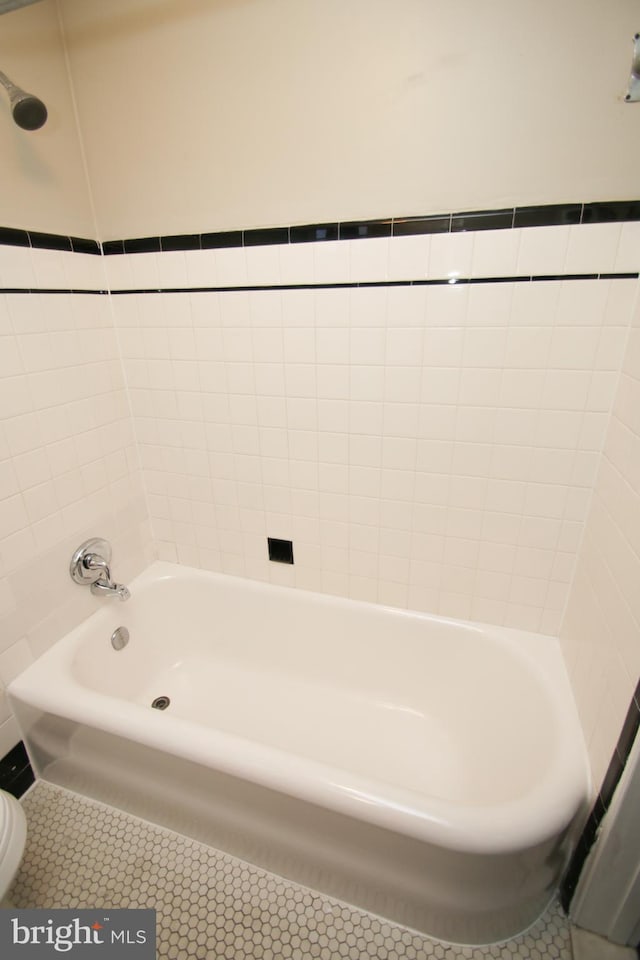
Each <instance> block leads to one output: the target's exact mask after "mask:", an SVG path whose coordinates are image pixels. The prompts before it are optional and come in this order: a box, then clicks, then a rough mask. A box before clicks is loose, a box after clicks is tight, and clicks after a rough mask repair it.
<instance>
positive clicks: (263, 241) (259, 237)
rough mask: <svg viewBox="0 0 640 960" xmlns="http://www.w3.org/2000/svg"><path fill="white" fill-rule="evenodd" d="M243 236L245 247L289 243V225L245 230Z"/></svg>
mask: <svg viewBox="0 0 640 960" xmlns="http://www.w3.org/2000/svg"><path fill="white" fill-rule="evenodd" d="M242 237H243V239H244V245H245V247H267V246H270V245H271V244H274V243H289V227H269V228H266V229H260V230H243V231H242Z"/></svg>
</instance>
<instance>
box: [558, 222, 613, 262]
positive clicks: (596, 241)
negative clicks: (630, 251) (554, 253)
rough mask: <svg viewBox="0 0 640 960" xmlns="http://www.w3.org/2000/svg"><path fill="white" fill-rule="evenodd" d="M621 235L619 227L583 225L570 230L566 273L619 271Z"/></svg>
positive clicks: (598, 224) (600, 224)
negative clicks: (617, 266)
mask: <svg viewBox="0 0 640 960" xmlns="http://www.w3.org/2000/svg"><path fill="white" fill-rule="evenodd" d="M621 231H622V227H621V225H620V224H619V223H583V224H579V225H575V226H572V227H569V243H568V246H567V256H566V259H565V264H564V269H565V271H566V272H567V273H611V272H612V271H613V270H615V267H616V257H617V254H618V248H619V244H620V236H621Z"/></svg>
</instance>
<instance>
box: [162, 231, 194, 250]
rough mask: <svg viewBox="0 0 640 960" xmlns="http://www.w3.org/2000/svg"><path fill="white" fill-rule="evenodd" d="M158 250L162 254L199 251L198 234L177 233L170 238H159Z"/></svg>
mask: <svg viewBox="0 0 640 960" xmlns="http://www.w3.org/2000/svg"><path fill="white" fill-rule="evenodd" d="M160 248H161V250H162V252H163V253H164V252H167V251H169V250H199V249H200V234H199V233H179V234H176V235H175V236H171V237H160Z"/></svg>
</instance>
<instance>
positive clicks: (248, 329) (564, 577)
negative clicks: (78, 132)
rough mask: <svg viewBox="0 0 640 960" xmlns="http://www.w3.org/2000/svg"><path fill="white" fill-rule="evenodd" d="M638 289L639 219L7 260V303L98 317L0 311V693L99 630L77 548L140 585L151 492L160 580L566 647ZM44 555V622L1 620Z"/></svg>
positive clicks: (15, 616) (6, 255)
mask: <svg viewBox="0 0 640 960" xmlns="http://www.w3.org/2000/svg"><path fill="white" fill-rule="evenodd" d="M470 225H471V226H473V223H471V224H470ZM285 233H286V232H285ZM286 236H288V233H286ZM286 236H285V235H283V239H286ZM176 245H177V244H176ZM159 246H160V243H159V242H158V241H153V240H151V241H147V242H145V241H142V242H135V243H134V244H131V245H128V246H127V249H138V250H140V249H142V250H144V249H147V250H149V251H153V250H154V249H155V250H157V248H158V247H159ZM120 249H123V248H122V247H120ZM639 268H640V222H623V223H620V222H613V223H592V224H580V225H577V224H574V225H556V226H541V227H525V228H518V227H516V228H511V229H499V230H493V229H486V230H485V229H483V230H474V229H471V230H467V231H466V232H449V233H433V234H423V235H413V236H393V237H387V236H384V237H375V238H372V239H353V240H348V239H345V240H324V241H322V242H308V243H286V242H285V243H270V244H268V245H256V246H248V245H245V246H237V247H228V248H224V247H218V248H212V249H194V250H180V249H170V250H164V251H161V252H137V253H120V254H119V255H117V256H108V257H105V258H99V257H95V256H88V255H83V254H76V253H65V252H59V251H50V250H47V251H45V250H30V249H28V248H19V247H6V246H5V247H0V282H1V284H2V286H3V287H5V288H8V287H12V288H15V287H20V288H36V289H42V288H47V289H50V288H65V289H67V288H70V289H74V290H78V289H87V290H89V289H91V290H96V291H97V290H104V289H106V288H108V289H109V290H111V292H112V294H113V295H112V296H111V297H107V296H102V295H99V294H97V293H96V294H92V295H89V294H78V293H75V294H55V293H45V294H43V293H39V294H36V293H32V294H28V293H15V294H12V293H8V294H5V295H4V298H3V299H4V304H3V306H4V311H3V313H2V314H1V316H2V317H3V320H2V330H3V332H4V334H5V336H4V341H5V347H6V350H5V349H4V347H3V350H2V354H1V356H2V358H3V359H2V360H0V364H1V366H0V373H2V375H3V376H5V377H6V379H5V380H3V381H1V386H0V390H1V391H2V394H0V409H1V410H2V416H3V417H4V421H3V424H2V431H3V432H2V433H0V442H2V443H4V447H3V449H2V454H1V457H2V462H1V463H0V477H5V478H6V480H5V486H3V487H2V489H1V495H2V496H4V497H5V498H6V499H5V500H3V501H2V503H1V506H0V525H1V526H2V530H1V531H0V536H2V537H4V538H6V539H4V540H3V542H2V545H1V546H2V555H3V562H4V563H5V564H6V563H7V558H9V559H10V560H11V561H12V563H13V566H12V567H10V568H9V569H8V570H6V569H5V570H3V571H2V572H3V575H4V577H5V578H4V579H3V580H2V581H0V597H1V598H3V603H2V604H0V606H2V607H3V610H4V613H5V615H6V616H7V617H8V622H9V624H10V629H9V630H7V631H4V632H3V635H2V636H3V640H2V642H3V643H4V644H5V645H6V646H7V647H8V649H7V650H6V651H5V652H4V653H3V654H1V655H0V675H1V676H2V678H3V679H4V680H5V682H6V681H8V679H10V677H11V675H12V674H13V673H14V672H15V671H16V669H17V668H18V667H21V666H22V665H23V664H24V663H26V662H27V661H28V659H29V658H30V657H31V656H37V655H38V654H39V653H40V652H41V651H42V650H43V649H44V648H45V647H46V646H48V645H49V644H50V643H51V642H52V641H53V640H54V639H55V637H56V636H57V635H59V634H60V633H61V632H63V631H64V629H67V628H68V627H69V626H70V625H71V621H72V620H73V619H74V617H75V618H76V619H80V618H81V617H82V616H85V615H86V612H87V611H88V609H89V603H88V602H87V601H86V598H85V597H84V596H83V597H82V598H80V597H78V596H77V594H78V593H80V591H79V590H78V588H77V587H75V586H74V585H73V584H71V582H70V581H69V583H68V584H67V583H66V582H65V583H64V586H63V581H64V580H65V578H66V579H68V577H67V572H66V568H67V564H68V556H67V554H69V553H70V552H71V549H72V548H73V547H74V546H75V545H76V541H79V540H80V539H82V537H81V536H78V535H77V534H75V533H74V535H73V536H70V532H71V530H77V531H78V532H84V531H86V535H87V536H88V535H89V534H100V535H102V536H111V538H112V539H114V540H115V549H116V557H117V560H116V567H115V569H116V573H117V576H118V579H119V580H122V579H125V578H126V577H128V576H130V575H131V573H132V572H133V570H134V569H137V567H138V566H140V565H143V562H144V559H145V558H146V557H148V556H149V547H148V538H147V530H146V525H145V510H144V507H143V505H142V499H141V493H140V490H141V488H142V486H144V489H145V491H146V502H147V504H148V511H149V515H150V517H151V525H152V530H153V539H154V544H155V551H156V553H157V555H158V556H159V557H161V558H163V559H168V560H178V561H179V562H182V563H187V564H193V565H196V566H202V567H205V568H208V569H214V570H221V571H224V572H226V573H231V574H236V575H239V576H246V577H250V578H257V579H263V580H270V581H272V582H276V583H284V584H291V585H294V586H299V587H303V588H309V589H313V590H320V591H326V592H329V593H333V594H339V595H343V596H350V597H353V598H356V599H363V600H369V601H374V602H379V603H385V604H392V605H396V606H401V607H407V606H408V607H412V608H415V609H420V610H428V611H431V612H435V613H440V614H445V615H447V616H454V617H463V618H471V619H475V620H481V621H489V622H492V623H497V624H505V625H509V626H515V627H522V628H525V629H531V630H537V631H542V632H545V633H557V632H558V631H559V629H560V624H561V620H562V615H563V611H564V608H565V605H566V602H567V597H568V594H569V589H570V584H571V581H572V577H573V574H574V568H575V563H576V556H577V552H578V550H579V547H580V544H581V541H582V537H583V532H584V526H585V519H586V517H587V511H588V509H589V505H590V501H591V496H592V491H593V488H594V484H595V481H596V473H597V470H598V466H599V462H600V457H601V452H602V449H603V445H604V443H605V435H606V431H607V427H608V424H609V418H610V413H611V409H612V406H613V403H614V397H615V394H616V389H617V386H618V381H619V377H620V370H621V367H622V364H623V360H624V356H625V349H626V345H627V341H628V337H629V330H630V325H631V321H632V316H633V311H634V306H635V303H636V298H637V294H638V279H637V271H638V269H639ZM103 269H104V270H105V271H106V274H103V273H102V271H103ZM625 274H631V276H624V275H625ZM621 275H623V276H621ZM532 278H533V279H532ZM469 280H470V281H471V282H464V281H469ZM410 281H418V283H415V284H412V283H411V282H410ZM421 281H434V282H433V283H424V282H421ZM159 291H164V292H159ZM109 311H111V312H109ZM87 331H88V332H87ZM120 358H121V361H122V367H121V366H120ZM123 371H124V379H123ZM88 391H89V395H90V396H91V397H93V396H94V395H95V397H96V398H97V399H95V400H94V399H91V400H90V401H88V402H87V401H86V400H83V397H86V396H87V392H88ZM91 391H94V393H91ZM128 404H130V408H129V406H128ZM132 431H135V439H136V444H135V445H134V443H133V433H132ZM25 443H27V447H26V449H23V445H24V444H25ZM136 446H137V450H136ZM29 454H31V456H30V458H29V457H28V458H27V459H26V460H25V459H24V457H25V455H29ZM138 456H139V458H140V466H141V473H140V472H139V470H138V460H137V457H138ZM69 458H71V459H69ZM2 471H4V472H2ZM78 476H79V477H80V478H81V483H80V487H79V489H80V490H81V492H82V494H83V496H82V499H81V501H80V503H79V504H78V503H76V500H75V497H74V495H73V490H74V482H77V477H78ZM75 493H76V496H77V489H76V491H75ZM105 515H106V516H107V517H109V518H110V522H112V526H111V529H108V523H107V527H105V523H106V522H107V521H106V520H105V522H98V518H100V517H102V516H105ZM66 517H69V522H67V520H66V519H65V518H66ZM131 519H133V521H134V522H133V524H132V523H131V522H130V521H131ZM99 528H100V529H99ZM267 537H276V538H281V539H290V540H293V543H294V555H295V564H294V565H293V566H289V565H282V564H274V563H271V562H269V560H268V557H267ZM119 538H120V539H119ZM130 543H135V547H136V550H134V551H133V553H132V552H131V551H130V550H129V544H130ZM34 544H35V547H34ZM14 545H18V546H19V547H20V549H19V550H17V551H15V550H14ZM7 548H9V549H8V550H7ZM34 549H35V551H36V554H37V555H38V556H40V555H42V556H43V557H46V562H45V561H42V562H43V563H44V564H45V568H46V569H47V570H53V571H54V572H53V574H52V576H53V577H54V578H55V583H56V587H59V589H60V591H61V596H62V595H63V596H64V605H63V607H62V610H61V611H60V610H58V608H57V604H58V595H57V594H55V595H53V594H52V593H50V594H49V595H48V598H47V602H48V604H49V607H48V608H47V612H46V615H45V612H44V611H45V606H46V603H45V602H44V601H42V602H41V600H40V598H39V597H36V598H35V599H34V600H33V602H32V603H31V604H30V605H27V607H28V610H27V611H26V612H25V609H24V608H25V603H24V602H20V603H18V598H19V597H20V596H23V595H24V591H25V590H26V585H27V584H29V585H31V579H30V578H31V577H32V575H33V563H32V560H31V557H30V554H31V552H32V551H33V550H34ZM39 562H40V561H39ZM30 588H31V587H30ZM30 595H31V594H30ZM80 601H82V602H80ZM83 604H84V605H83ZM16 607H18V608H19V612H17V611H16V609H15V608H16ZM51 608H53V612H51ZM78 608H81V610H80V612H79V613H78V612H77V610H78ZM72 609H73V611H74V612H73V614H72V613H71V610H72ZM25 621H26V622H25ZM633 679H634V683H635V678H633ZM627 704H628V698H627ZM625 709H626V705H625ZM5 716H6V708H5ZM6 722H8V723H11V722H12V721H6ZM0 729H2V728H0ZM616 736H617V733H616ZM614 743H615V737H614V738H613V740H612V743H611V744H610V749H609V752H610V750H611V748H612V746H613V744H614ZM8 746H11V744H8Z"/></svg>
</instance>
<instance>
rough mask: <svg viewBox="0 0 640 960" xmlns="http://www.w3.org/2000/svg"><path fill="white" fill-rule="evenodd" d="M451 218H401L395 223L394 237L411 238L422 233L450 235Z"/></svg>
mask: <svg viewBox="0 0 640 960" xmlns="http://www.w3.org/2000/svg"><path fill="white" fill-rule="evenodd" d="M450 226H451V217H400V218H399V219H397V220H396V219H394V221H393V236H394V237H411V236H415V235H416V234H421V233H449V228H450Z"/></svg>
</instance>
